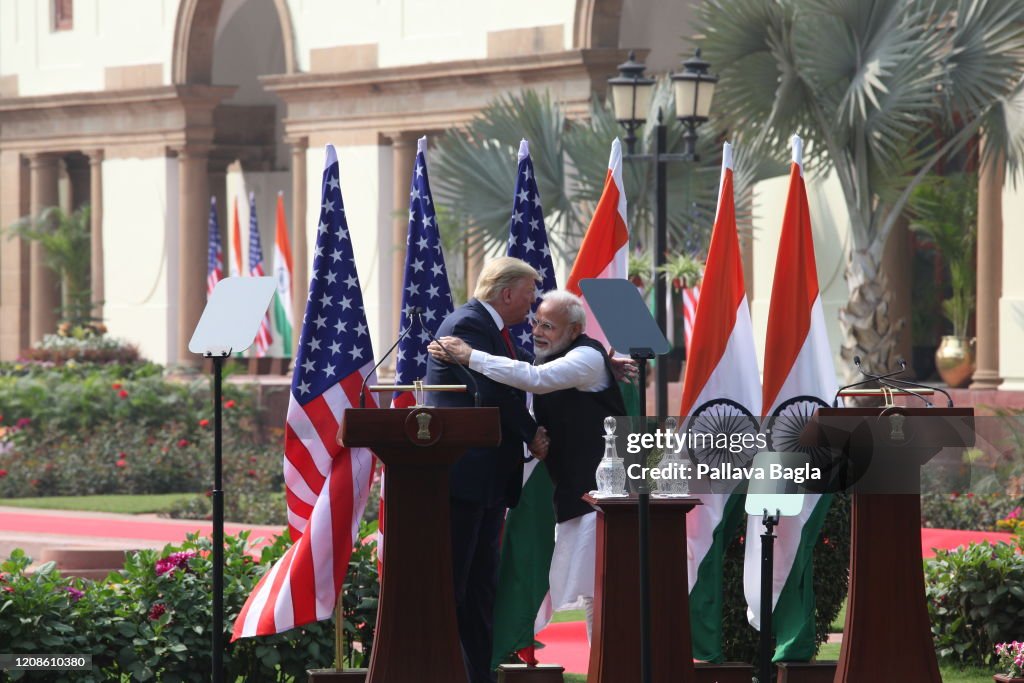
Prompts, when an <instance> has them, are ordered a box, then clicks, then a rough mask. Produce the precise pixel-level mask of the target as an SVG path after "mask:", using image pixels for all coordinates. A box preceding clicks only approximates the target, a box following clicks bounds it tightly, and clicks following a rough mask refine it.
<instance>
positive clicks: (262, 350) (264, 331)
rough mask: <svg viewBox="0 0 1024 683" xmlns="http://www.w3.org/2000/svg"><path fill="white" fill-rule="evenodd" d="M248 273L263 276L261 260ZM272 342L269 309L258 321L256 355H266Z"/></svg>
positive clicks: (258, 356) (261, 356)
mask: <svg viewBox="0 0 1024 683" xmlns="http://www.w3.org/2000/svg"><path fill="white" fill-rule="evenodd" d="M249 275H251V276H252V277H263V262H262V261H260V262H259V263H257V264H256V265H255V266H254V267H252V268H250V269H249ZM273 343H274V338H273V337H272V336H271V335H270V309H269V308H268V309H267V312H266V313H264V314H263V320H261V321H260V329H259V331H258V332H256V357H257V358H263V357H264V356H266V355H267V351H268V350H269V349H270V345H271V344H273Z"/></svg>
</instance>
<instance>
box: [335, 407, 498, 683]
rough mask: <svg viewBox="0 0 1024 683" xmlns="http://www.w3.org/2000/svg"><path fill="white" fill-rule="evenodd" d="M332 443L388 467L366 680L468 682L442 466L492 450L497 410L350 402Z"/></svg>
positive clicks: (380, 682)
mask: <svg viewBox="0 0 1024 683" xmlns="http://www.w3.org/2000/svg"><path fill="white" fill-rule="evenodd" d="M338 439H339V441H340V443H342V444H344V445H345V446H367V447H369V448H371V449H373V451H374V453H376V455H377V457H378V458H380V459H381V461H383V462H384V464H385V465H386V466H387V496H386V497H385V498H384V505H385V517H386V519H387V536H386V541H385V543H386V548H385V551H384V568H383V570H382V572H381V574H382V575H381V587H380V602H379V604H378V607H377V631H376V635H375V637H374V643H373V653H372V654H371V655H370V670H369V673H368V674H367V677H366V681H367V683H466V670H465V665H464V664H463V661H462V648H461V646H460V644H459V632H458V626H457V623H456V619H455V589H454V586H453V584H452V558H451V528H450V523H449V507H448V468H449V467H450V466H451V465H452V463H454V462H455V461H456V460H458V459H459V458H460V457H461V456H462V454H463V453H464V452H465V450H466V449H467V448H470V447H476V446H480V447H489V446H497V445H498V443H499V442H500V440H501V427H500V423H499V420H498V409H497V408H431V407H419V408H406V409H401V408H383V409H370V408H365V409H359V408H349V409H348V410H346V411H345V413H344V415H343V416H342V423H341V431H340V433H339V436H338Z"/></svg>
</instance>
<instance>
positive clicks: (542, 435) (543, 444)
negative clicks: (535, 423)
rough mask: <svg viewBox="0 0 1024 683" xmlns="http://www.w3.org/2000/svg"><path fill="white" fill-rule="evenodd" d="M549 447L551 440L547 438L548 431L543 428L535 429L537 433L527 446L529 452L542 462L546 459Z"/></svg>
mask: <svg viewBox="0 0 1024 683" xmlns="http://www.w3.org/2000/svg"><path fill="white" fill-rule="evenodd" d="M550 445H551V439H550V438H548V430H546V429H544V427H537V432H536V433H535V434H534V435H533V440H532V441H531V442H530V444H529V448H530V452H531V453H533V456H534V457H535V458H537V459H538V460H543V459H544V458H546V457H548V446H550Z"/></svg>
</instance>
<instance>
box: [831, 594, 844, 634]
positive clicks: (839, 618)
mask: <svg viewBox="0 0 1024 683" xmlns="http://www.w3.org/2000/svg"><path fill="white" fill-rule="evenodd" d="M845 626H846V600H845V599H844V600H843V606H842V607H840V608H839V614H837V615H836V618H835V619H833V620H832V625H831V626H830V627H829V633H842V632H843V627H845Z"/></svg>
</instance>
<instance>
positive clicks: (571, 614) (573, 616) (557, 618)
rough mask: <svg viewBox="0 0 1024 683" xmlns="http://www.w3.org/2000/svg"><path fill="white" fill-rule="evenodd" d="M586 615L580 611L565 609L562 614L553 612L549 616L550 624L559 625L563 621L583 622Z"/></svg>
mask: <svg viewBox="0 0 1024 683" xmlns="http://www.w3.org/2000/svg"><path fill="white" fill-rule="evenodd" d="M586 618H587V615H586V614H585V613H584V612H583V610H581V609H567V610H565V611H564V612H555V613H554V614H553V615H551V623H552V624H560V623H562V622H563V621H583V620H584V619H586Z"/></svg>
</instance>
